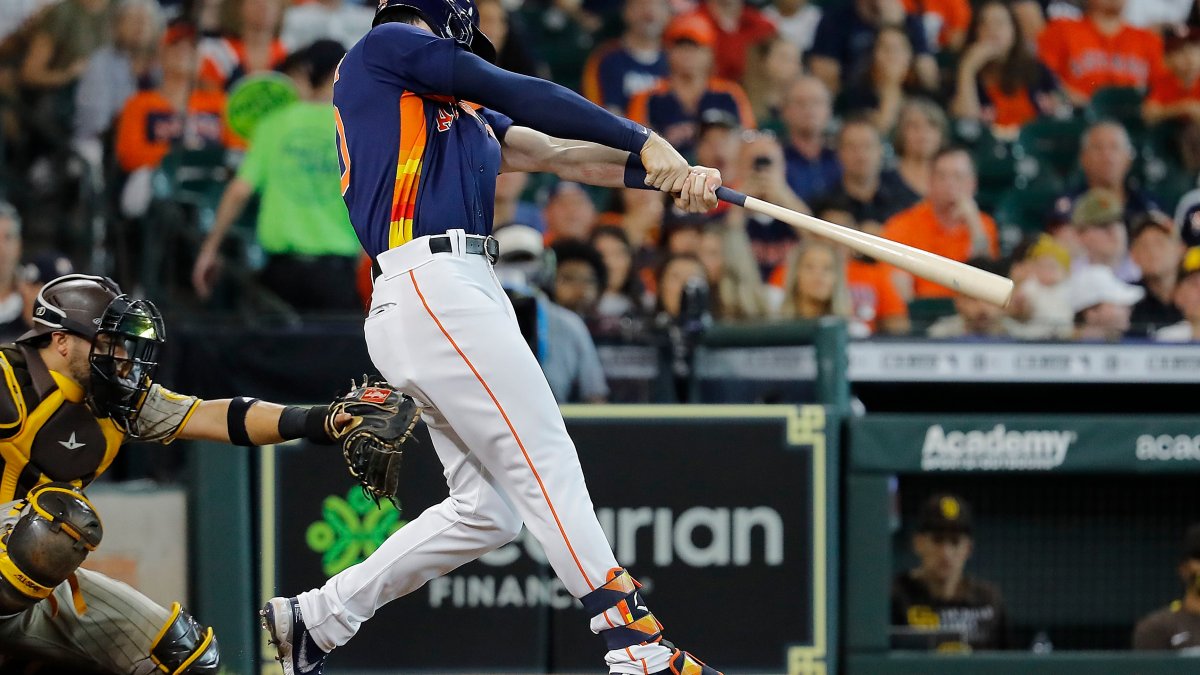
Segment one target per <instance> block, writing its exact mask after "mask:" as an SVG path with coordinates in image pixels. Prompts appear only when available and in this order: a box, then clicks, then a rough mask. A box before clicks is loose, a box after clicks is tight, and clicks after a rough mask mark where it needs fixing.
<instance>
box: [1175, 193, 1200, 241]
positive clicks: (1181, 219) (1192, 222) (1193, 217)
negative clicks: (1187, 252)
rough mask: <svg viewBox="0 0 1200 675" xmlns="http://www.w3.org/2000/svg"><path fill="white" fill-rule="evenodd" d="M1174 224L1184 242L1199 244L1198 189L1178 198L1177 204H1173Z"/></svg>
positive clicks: (1199, 198) (1199, 205) (1199, 199)
mask: <svg viewBox="0 0 1200 675" xmlns="http://www.w3.org/2000/svg"><path fill="white" fill-rule="evenodd" d="M1175 224H1176V225H1177V226H1178V227H1179V235H1180V236H1181V237H1183V243H1184V244H1187V245H1188V246H1200V189H1195V190H1192V191H1190V192H1188V193H1186V194H1184V195H1183V196H1182V197H1180V198H1179V204H1178V205H1176V206H1175Z"/></svg>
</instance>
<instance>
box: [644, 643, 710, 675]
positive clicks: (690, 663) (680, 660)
mask: <svg viewBox="0 0 1200 675" xmlns="http://www.w3.org/2000/svg"><path fill="white" fill-rule="evenodd" d="M658 673H660V674H661V675H722V673H721V671H719V670H717V669H716V668H712V667H710V666H707V665H705V664H704V662H703V661H701V660H700V659H698V658H696V657H694V656H692V655H691V654H689V653H687V652H685V651H683V650H682V649H676V650H675V652H674V653H673V654H671V660H670V661H668V662H667V668H666V670H660V671H658Z"/></svg>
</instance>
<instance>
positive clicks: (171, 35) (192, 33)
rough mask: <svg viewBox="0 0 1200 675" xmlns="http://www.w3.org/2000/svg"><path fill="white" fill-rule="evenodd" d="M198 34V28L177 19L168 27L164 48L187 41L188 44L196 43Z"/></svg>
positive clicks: (163, 40) (164, 35) (164, 37)
mask: <svg viewBox="0 0 1200 675" xmlns="http://www.w3.org/2000/svg"><path fill="white" fill-rule="evenodd" d="M197 39H198V34H197V32H196V26H195V24H193V23H192V22H191V21H187V20H183V19H176V20H175V21H172V22H171V23H170V24H168V25H167V30H166V31H165V32H164V33H163V39H162V43H163V45H164V46H168V45H173V44H178V43H180V42H183V41H184V40H187V41H188V42H196V40H197Z"/></svg>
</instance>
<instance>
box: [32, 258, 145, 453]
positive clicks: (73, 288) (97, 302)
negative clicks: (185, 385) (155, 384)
mask: <svg viewBox="0 0 1200 675" xmlns="http://www.w3.org/2000/svg"><path fill="white" fill-rule="evenodd" d="M58 331H63V332H67V333H72V334H74V335H78V336H79V337H82V338H84V339H86V340H88V341H90V342H91V343H92V348H91V352H90V353H89V354H88V363H89V366H90V373H91V381H90V382H88V383H87V395H86V400H87V405H88V407H89V408H90V409H91V411H92V413H93V414H95V415H96V416H97V417H108V418H110V419H112V420H113V421H114V422H116V423H117V425H118V426H120V427H121V428H122V429H124V430H125V431H127V432H128V431H130V430H131V429H132V426H133V422H134V421H135V420H136V419H137V413H138V410H140V409H141V404H142V401H143V400H144V399H145V394H146V392H147V391H149V389H150V385H151V383H152V380H153V378H154V373H155V371H156V370H157V369H158V360H157V359H158V349H159V347H160V346H161V345H162V343H163V341H164V339H165V337H166V335H165V332H164V327H163V320H162V315H161V314H160V313H159V311H158V308H157V307H155V306H154V303H152V302H150V301H149V300H135V299H133V298H131V297H129V296H128V295H125V294H123V293H121V287H120V286H118V285H117V283H116V282H115V281H113V280H112V279H109V278H108V277H97V276H91V275H88V274H68V275H66V276H62V277H59V278H57V279H53V280H51V281H50V282H49V283H47V284H46V285H45V286H43V287H42V290H41V291H39V292H38V296H37V299H36V300H35V301H34V305H33V329H32V330H30V331H29V332H28V333H25V334H24V335H22V336H21V337H20V338H19V339H18V340H17V341H18V342H27V341H30V340H34V339H36V338H38V337H40V336H42V335H49V334H50V333H54V332H58Z"/></svg>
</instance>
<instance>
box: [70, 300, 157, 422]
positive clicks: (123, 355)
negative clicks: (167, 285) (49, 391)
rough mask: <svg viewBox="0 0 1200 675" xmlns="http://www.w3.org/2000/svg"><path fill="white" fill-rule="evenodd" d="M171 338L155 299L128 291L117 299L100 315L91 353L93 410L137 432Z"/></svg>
mask: <svg viewBox="0 0 1200 675" xmlns="http://www.w3.org/2000/svg"><path fill="white" fill-rule="evenodd" d="M165 341H166V330H165V327H164V325H163V319H162V314H160V313H159V311H158V308H157V307H155V306H154V303H152V302H150V301H149V300H135V299H133V298H131V297H129V296H128V295H118V296H117V297H115V298H113V301H112V302H111V303H109V305H108V307H107V308H106V309H105V310H104V314H103V315H102V316H101V317H100V325H99V327H98V328H97V330H96V339H94V340H92V351H91V353H90V354H89V355H88V362H89V363H90V364H91V376H92V377H91V382H90V384H89V387H88V394H87V402H88V406H89V407H90V408H91V410H92V412H93V413H94V414H96V415H97V416H98V417H108V418H109V419H111V420H112V421H113V422H115V423H116V424H117V426H118V427H120V428H121V429H122V430H124V431H125V432H126V433H129V434H134V433H135V426H134V423H135V422H136V421H137V416H138V412H139V411H141V409H142V403H143V401H145V400H146V394H147V392H149V391H150V386H151V385H152V384H154V374H155V372H156V371H157V370H158V350H159V348H160V347H162V344H163V342H165Z"/></svg>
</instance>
